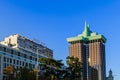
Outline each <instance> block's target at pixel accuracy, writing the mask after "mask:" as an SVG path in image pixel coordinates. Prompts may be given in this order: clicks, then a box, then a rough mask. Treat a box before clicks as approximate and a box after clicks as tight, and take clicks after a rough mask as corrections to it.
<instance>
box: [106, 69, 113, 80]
mask: <svg viewBox="0 0 120 80" xmlns="http://www.w3.org/2000/svg"><path fill="white" fill-rule="evenodd" d="M113 79H114V78H113V74H112V70H111V69H110V71H109V75H108V77H106V80H113Z"/></svg>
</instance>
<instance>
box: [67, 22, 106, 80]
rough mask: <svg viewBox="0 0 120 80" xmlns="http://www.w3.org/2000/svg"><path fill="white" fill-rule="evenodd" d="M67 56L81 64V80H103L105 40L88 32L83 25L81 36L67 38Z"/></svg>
mask: <svg viewBox="0 0 120 80" xmlns="http://www.w3.org/2000/svg"><path fill="white" fill-rule="evenodd" d="M67 41H68V43H69V56H73V57H78V58H79V60H80V62H82V63H83V74H82V76H83V80H105V77H106V75H105V73H106V72H105V71H106V69H105V68H106V67H105V64H106V63H105V42H106V38H105V37H104V36H103V35H101V34H98V33H96V32H92V31H91V30H90V27H89V24H87V23H85V28H84V31H83V33H82V34H80V35H78V36H75V37H71V38H67Z"/></svg>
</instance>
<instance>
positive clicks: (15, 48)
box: [0, 34, 53, 80]
mask: <svg viewBox="0 0 120 80" xmlns="http://www.w3.org/2000/svg"><path fill="white" fill-rule="evenodd" d="M37 56H38V58H37ZM41 57H45V58H53V51H52V50H51V49H49V48H47V47H46V46H44V45H42V44H38V43H36V42H35V41H32V40H30V39H28V38H26V37H24V36H21V35H19V34H15V35H11V36H9V37H6V38H5V40H4V41H1V42H0V80H3V77H4V74H3V70H4V69H5V68H6V67H7V66H13V67H14V68H16V69H18V68H20V67H28V68H31V69H34V68H35V65H36V64H37V59H39V58H41ZM38 63H39V62H38ZM38 68H40V67H38Z"/></svg>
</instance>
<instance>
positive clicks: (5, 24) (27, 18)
mask: <svg viewBox="0 0 120 80" xmlns="http://www.w3.org/2000/svg"><path fill="white" fill-rule="evenodd" d="M85 21H87V22H88V23H89V24H90V28H91V30H92V31H93V32H98V33H100V34H103V35H104V36H105V37H106V38H107V43H106V68H107V73H108V70H109V69H110V68H111V69H112V70H113V74H114V75H115V76H114V77H115V80H120V68H119V67H120V62H119V60H120V58H119V57H120V51H119V50H120V48H119V45H120V36H119V34H120V1H119V0H0V40H3V39H4V37H6V36H9V35H11V34H16V33H19V34H22V35H24V36H26V37H28V38H30V39H34V38H35V39H37V40H39V42H43V43H45V44H46V46H48V47H49V48H51V49H53V51H54V58H55V59H63V62H65V59H66V56H68V43H67V41H66V38H68V37H72V36H77V35H78V34H81V33H82V31H83V29H84V23H85Z"/></svg>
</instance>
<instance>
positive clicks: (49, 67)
mask: <svg viewBox="0 0 120 80" xmlns="http://www.w3.org/2000/svg"><path fill="white" fill-rule="evenodd" d="M40 62H41V68H42V71H43V74H44V76H45V80H58V79H59V78H60V77H61V76H60V73H61V70H60V69H61V67H62V66H63V65H64V64H63V63H62V60H54V59H52V58H40Z"/></svg>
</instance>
